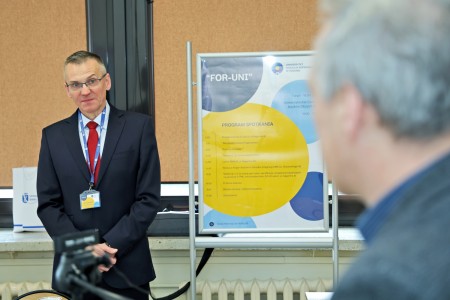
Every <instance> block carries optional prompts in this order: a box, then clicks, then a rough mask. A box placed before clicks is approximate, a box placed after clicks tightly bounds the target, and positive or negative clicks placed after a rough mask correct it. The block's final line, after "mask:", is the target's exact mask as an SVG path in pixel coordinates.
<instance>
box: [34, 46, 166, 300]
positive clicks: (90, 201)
mask: <svg viewBox="0 0 450 300" xmlns="http://www.w3.org/2000/svg"><path fill="white" fill-rule="evenodd" d="M64 76H65V82H66V90H67V94H68V96H69V97H70V98H71V99H72V100H73V101H74V103H75V105H76V106H77V107H78V109H77V111H76V112H75V113H74V114H73V115H72V116H70V117H69V118H67V119H64V120H61V121H59V122H57V123H55V124H53V125H50V126H48V127H46V128H44V129H43V131H42V143H41V150H40V154H39V164H38V177H37V192H38V201H39V206H38V215H39V218H40V219H41V220H42V222H43V224H44V226H45V228H46V230H47V232H48V233H49V235H50V236H51V237H52V238H55V237H58V236H61V235H63V234H67V233H74V232H78V231H83V230H87V229H98V231H99V234H100V237H101V243H100V244H97V245H95V246H94V252H95V253H96V254H97V255H104V254H107V255H109V257H110V261H111V263H112V267H107V266H103V265H102V266H100V267H99V268H100V271H101V272H103V273H102V281H101V285H100V286H101V287H102V288H105V289H108V290H110V291H112V292H114V293H117V294H121V295H124V296H126V297H128V298H131V299H148V295H145V294H143V293H140V292H137V291H136V290H135V289H133V288H130V287H129V286H128V284H127V282H125V280H124V279H123V278H122V277H121V276H120V275H119V273H118V272H116V270H117V271H120V272H121V273H123V274H125V276H126V277H128V279H129V280H130V281H131V283H133V284H134V285H138V286H140V287H141V288H142V289H144V290H146V291H148V290H149V282H150V281H151V280H153V279H154V278H155V272H154V269H153V264H152V260H151V256H150V250H149V245H148V239H147V236H146V232H147V228H148V227H149V225H150V223H151V222H152V221H153V219H154V218H155V216H156V213H157V210H158V207H159V201H160V164H159V156H158V150H157V145H156V139H155V132H154V128H153V125H152V120H151V119H150V118H149V117H148V116H145V115H143V114H138V113H132V112H125V111H120V110H118V109H116V108H114V107H113V106H112V105H110V104H109V103H108V102H107V100H106V91H108V90H109V89H110V88H111V79H110V77H109V74H108V73H107V71H106V68H105V65H104V64H103V62H102V60H101V58H100V57H99V56H97V55H96V54H94V53H90V52H87V51H78V52H75V53H73V54H72V55H71V56H69V57H68V58H67V59H66V62H65V65H64ZM91 121H93V122H91ZM88 126H89V128H88ZM58 262H59V256H58V255H55V260H54V266H53V269H54V271H55V269H56V268H57V266H58ZM54 281H55V277H53V284H54ZM62 292H67V291H62ZM84 299H96V297H95V296H94V295H89V294H87V295H86V296H85V298H84Z"/></svg>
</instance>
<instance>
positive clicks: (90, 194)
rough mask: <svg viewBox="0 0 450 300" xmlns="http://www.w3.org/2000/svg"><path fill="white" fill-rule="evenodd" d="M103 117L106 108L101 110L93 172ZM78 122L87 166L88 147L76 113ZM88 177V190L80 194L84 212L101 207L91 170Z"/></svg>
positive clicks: (79, 113) (88, 163)
mask: <svg viewBox="0 0 450 300" xmlns="http://www.w3.org/2000/svg"><path fill="white" fill-rule="evenodd" d="M105 115H106V107H105V108H104V109H103V111H102V118H101V122H100V134H99V137H98V139H99V143H98V145H97V149H96V151H95V161H94V168H93V169H94V170H95V167H96V165H97V161H98V157H99V156H100V140H101V135H102V128H103V124H104V122H105ZM78 122H79V124H80V130H81V135H82V136H83V142H84V145H83V146H84V149H85V153H86V160H87V165H88V166H89V165H90V161H89V160H90V158H89V152H88V150H87V149H88V147H87V142H86V135H85V133H84V125H83V119H82V117H81V112H80V111H78ZM89 172H90V175H91V179H90V182H89V190H86V191H84V192H82V193H81V194H80V208H81V210H85V209H92V208H97V207H101V201H100V192H99V191H96V190H95V189H93V186H94V172H95V171H92V170H89Z"/></svg>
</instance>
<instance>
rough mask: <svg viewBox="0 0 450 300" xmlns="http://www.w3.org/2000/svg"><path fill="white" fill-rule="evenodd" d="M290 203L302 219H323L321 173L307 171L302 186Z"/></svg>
mask: <svg viewBox="0 0 450 300" xmlns="http://www.w3.org/2000/svg"><path fill="white" fill-rule="evenodd" d="M290 204H291V207H292V209H293V210H294V212H295V213H296V214H297V215H299V216H300V217H302V218H303V219H306V220H309V221H318V220H323V173H320V172H308V175H306V180H305V182H304V183H303V186H302V187H301V189H300V191H299V192H298V193H297V195H295V196H294V198H293V199H292V200H291V202H290Z"/></svg>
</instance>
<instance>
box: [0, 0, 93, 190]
mask: <svg viewBox="0 0 450 300" xmlns="http://www.w3.org/2000/svg"><path fill="white" fill-rule="evenodd" d="M0 4H1V5H0V6H1V9H0V20H1V22H0V41H1V42H0V66H1V67H0V187H9V186H12V168H15V167H23V166H36V165H37V161H38V155H39V148H40V139H41V130H42V128H43V127H45V126H47V125H49V124H51V123H53V122H55V121H58V120H60V119H62V118H64V117H66V116H68V115H69V114H71V113H72V112H73V111H74V109H75V106H74V104H73V102H72V101H71V100H70V98H68V97H67V95H66V93H65V89H64V80H63V64H64V59H65V58H66V57H67V56H68V55H70V54H71V53H72V52H74V51H76V50H78V49H86V13H85V0H72V1H70V2H67V1H61V0H27V1H8V0H0Z"/></svg>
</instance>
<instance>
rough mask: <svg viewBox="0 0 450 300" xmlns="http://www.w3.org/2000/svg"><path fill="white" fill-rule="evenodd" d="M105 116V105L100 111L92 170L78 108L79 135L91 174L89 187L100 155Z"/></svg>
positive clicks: (92, 184) (92, 183)
mask: <svg viewBox="0 0 450 300" xmlns="http://www.w3.org/2000/svg"><path fill="white" fill-rule="evenodd" d="M105 116H106V107H105V108H104V109H103V111H102V117H101V121H100V134H99V135H98V143H97V149H96V150H95V155H94V168H93V169H94V170H93V171H92V170H91V167H90V165H91V161H90V158H89V150H88V146H87V142H86V133H85V132H84V124H83V118H82V117H81V112H80V110H78V123H79V124H80V130H81V135H82V136H83V148H84V153H85V154H86V162H87V165H88V169H89V173H90V174H91V180H90V182H89V189H90V188H91V187H92V186H94V174H95V168H96V167H97V162H98V157H99V156H100V145H101V141H102V129H103V124H104V123H105Z"/></svg>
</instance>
